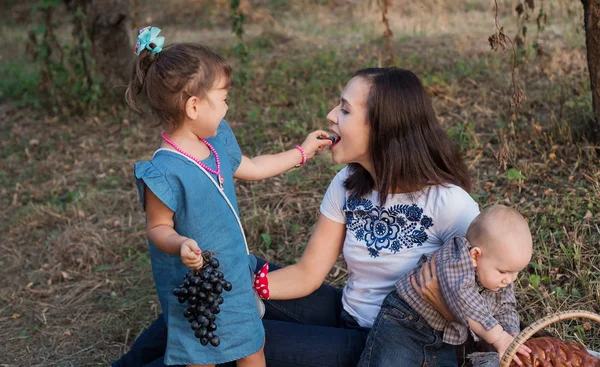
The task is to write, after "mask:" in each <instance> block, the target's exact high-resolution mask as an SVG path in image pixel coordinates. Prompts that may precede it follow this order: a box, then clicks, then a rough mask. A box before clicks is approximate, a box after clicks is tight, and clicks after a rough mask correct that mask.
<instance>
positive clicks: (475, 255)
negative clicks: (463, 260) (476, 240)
mask: <svg viewBox="0 0 600 367" xmlns="http://www.w3.org/2000/svg"><path fill="white" fill-rule="evenodd" d="M469 255H470V256H471V261H472V262H473V266H474V267H477V260H479V257H480V256H481V249H480V248H479V247H473V248H472V249H471V250H469Z"/></svg>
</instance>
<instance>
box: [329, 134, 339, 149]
mask: <svg viewBox="0 0 600 367" xmlns="http://www.w3.org/2000/svg"><path fill="white" fill-rule="evenodd" d="M329 140H331V145H330V146H329V149H333V147H334V146H335V145H336V144H337V143H339V142H340V140H342V138H340V136H339V135H337V134H336V133H329Z"/></svg>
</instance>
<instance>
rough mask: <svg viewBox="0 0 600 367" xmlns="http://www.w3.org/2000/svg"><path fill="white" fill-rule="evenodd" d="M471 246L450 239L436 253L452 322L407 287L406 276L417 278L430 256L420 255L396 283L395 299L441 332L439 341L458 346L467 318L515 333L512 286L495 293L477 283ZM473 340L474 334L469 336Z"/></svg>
mask: <svg viewBox="0 0 600 367" xmlns="http://www.w3.org/2000/svg"><path fill="white" fill-rule="evenodd" d="M470 248H471V245H470V244H469V242H468V241H467V239H466V238H464V237H454V238H453V239H451V240H449V241H447V242H446V243H445V244H444V246H442V248H440V249H439V250H438V251H436V252H437V256H436V258H435V265H436V270H437V277H438V280H439V282H440V288H441V290H442V295H443V296H444V299H445V301H446V304H447V305H448V308H449V309H450V311H451V312H452V314H453V315H454V318H455V319H456V322H452V321H448V320H446V319H445V318H444V317H443V316H442V315H441V314H440V313H439V312H437V311H436V310H435V309H434V308H433V307H431V306H430V305H429V303H427V302H426V301H425V300H423V299H422V298H421V297H420V296H419V294H418V293H417V292H416V291H415V290H414V289H413V287H412V285H411V284H410V276H411V275H414V276H415V279H419V275H418V274H419V271H420V270H421V266H423V264H424V263H425V261H427V259H428V258H430V257H431V255H430V256H425V255H423V256H421V259H419V262H418V263H417V266H416V267H415V268H414V269H413V270H412V271H411V272H410V273H408V274H406V275H405V276H403V277H402V278H400V280H398V282H397V283H396V290H397V292H398V296H400V297H401V298H402V299H403V300H404V301H406V302H407V303H408V304H409V305H410V306H411V307H412V308H413V310H414V311H415V312H417V313H419V315H421V316H422V317H423V318H424V319H425V320H426V321H427V323H428V324H429V326H431V327H432V328H434V329H436V330H441V331H443V332H444V337H443V341H444V343H447V344H453V345H459V344H462V343H464V342H465V340H466V339H467V335H468V334H467V333H468V332H469V323H468V320H467V318H470V319H472V320H474V321H477V322H479V323H480V324H482V325H483V327H485V329H486V330H490V329H491V328H493V327H494V326H496V325H497V324H500V325H501V326H502V327H503V328H504V331H506V332H507V333H509V334H517V333H518V332H519V314H518V313H517V311H516V309H515V306H516V299H515V292H514V288H513V285H512V284H511V285H509V286H507V287H506V288H503V289H501V290H499V291H491V290H489V289H485V288H483V287H482V286H481V285H480V284H479V282H478V280H477V272H476V270H475V267H474V266H473V262H472V261H471V257H470V255H469V250H470ZM473 337H474V338H475V340H478V337H477V335H475V334H474V333H473Z"/></svg>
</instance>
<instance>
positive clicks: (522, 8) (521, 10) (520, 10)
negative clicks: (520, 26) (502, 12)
mask: <svg viewBox="0 0 600 367" xmlns="http://www.w3.org/2000/svg"><path fill="white" fill-rule="evenodd" d="M515 10H516V11H517V14H518V15H519V16H521V14H523V12H524V11H525V8H524V7H523V4H521V3H519V4H518V5H517V7H516V8H515Z"/></svg>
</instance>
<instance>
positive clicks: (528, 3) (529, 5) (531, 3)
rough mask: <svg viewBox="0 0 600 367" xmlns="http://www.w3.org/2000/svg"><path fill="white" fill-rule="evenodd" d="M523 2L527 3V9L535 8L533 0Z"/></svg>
mask: <svg viewBox="0 0 600 367" xmlns="http://www.w3.org/2000/svg"><path fill="white" fill-rule="evenodd" d="M525 3H527V6H528V7H529V9H531V10H533V9H535V4H534V2H533V0H525Z"/></svg>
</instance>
